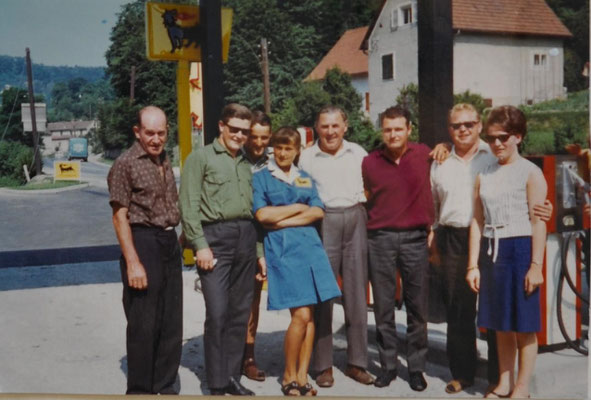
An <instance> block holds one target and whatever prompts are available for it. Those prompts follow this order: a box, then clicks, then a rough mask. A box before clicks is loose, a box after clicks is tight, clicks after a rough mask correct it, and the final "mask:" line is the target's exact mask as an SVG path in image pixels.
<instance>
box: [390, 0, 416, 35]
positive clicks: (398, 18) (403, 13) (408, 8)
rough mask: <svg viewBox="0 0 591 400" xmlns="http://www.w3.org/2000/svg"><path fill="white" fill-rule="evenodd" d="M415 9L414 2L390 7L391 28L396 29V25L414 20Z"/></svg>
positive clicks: (409, 23) (406, 23) (402, 24)
mask: <svg viewBox="0 0 591 400" xmlns="http://www.w3.org/2000/svg"><path fill="white" fill-rule="evenodd" d="M416 11H417V10H416V3H415V2H412V3H409V4H404V5H402V6H400V7H397V8H394V9H392V13H391V15H390V28H391V30H393V31H394V30H396V29H398V27H402V26H405V25H411V24H413V23H414V22H416V20H417V18H416Z"/></svg>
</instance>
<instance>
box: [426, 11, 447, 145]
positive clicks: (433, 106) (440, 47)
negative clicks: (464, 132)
mask: <svg viewBox="0 0 591 400" xmlns="http://www.w3.org/2000/svg"><path fill="white" fill-rule="evenodd" d="M418 7H419V10H418V25H419V130H420V132H419V136H420V141H421V142H423V143H426V144H427V145H429V146H434V145H435V144H437V143H442V142H448V141H449V136H448V134H447V112H448V110H449V109H450V108H451V107H452V106H453V29H452V7H451V0H420V1H419V2H418Z"/></svg>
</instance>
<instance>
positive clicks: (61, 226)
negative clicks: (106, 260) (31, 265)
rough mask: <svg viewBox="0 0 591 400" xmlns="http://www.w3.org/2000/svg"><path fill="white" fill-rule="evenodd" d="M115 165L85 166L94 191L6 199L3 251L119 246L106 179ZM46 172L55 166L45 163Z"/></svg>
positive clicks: (2, 202) (2, 203)
mask: <svg viewBox="0 0 591 400" xmlns="http://www.w3.org/2000/svg"><path fill="white" fill-rule="evenodd" d="M109 168H110V167H109V166H108V165H104V164H97V163H92V162H88V163H85V162H83V163H82V179H83V180H84V181H87V182H89V183H90V186H88V187H86V188H83V189H79V190H71V191H66V192H60V193H39V192H38V193H27V192H19V193H11V194H6V193H3V194H2V195H0V221H2V225H1V226H0V252H5V251H17V250H35V249H59V248H72V247H84V246H103V245H113V244H116V243H117V242H116V238H115V233H114V230H113V227H112V224H111V208H110V207H109V193H108V191H107V183H106V176H107V173H108V171H109ZM43 170H44V172H45V173H46V174H50V173H52V171H53V162H50V160H44V168H43Z"/></svg>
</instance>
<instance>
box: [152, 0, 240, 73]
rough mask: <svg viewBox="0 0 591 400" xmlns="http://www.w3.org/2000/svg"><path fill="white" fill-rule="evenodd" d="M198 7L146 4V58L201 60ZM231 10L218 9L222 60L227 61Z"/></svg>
mask: <svg viewBox="0 0 591 400" xmlns="http://www.w3.org/2000/svg"><path fill="white" fill-rule="evenodd" d="M201 30H202V27H201V25H200V19H199V7H198V6H187V5H180V4H166V3H146V55H147V57H148V58H149V59H150V60H168V61H177V60H188V61H201V43H199V40H201V38H202V37H203V35H202V32H201ZM231 31H232V9H231V8H222V60H223V62H226V61H227V60H228V52H229V50H230V33H231Z"/></svg>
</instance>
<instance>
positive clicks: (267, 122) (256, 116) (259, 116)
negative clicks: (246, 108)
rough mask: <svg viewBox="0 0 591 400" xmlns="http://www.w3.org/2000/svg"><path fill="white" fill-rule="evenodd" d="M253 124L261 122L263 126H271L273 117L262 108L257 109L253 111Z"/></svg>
mask: <svg viewBox="0 0 591 400" xmlns="http://www.w3.org/2000/svg"><path fill="white" fill-rule="evenodd" d="M250 124H251V125H256V124H259V125H261V126H268V127H271V118H269V116H268V115H267V114H265V113H264V112H262V111H260V110H255V111H253V112H252V120H251V122H250Z"/></svg>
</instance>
